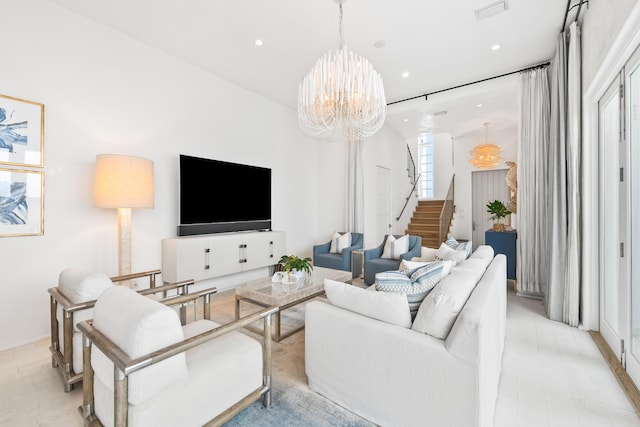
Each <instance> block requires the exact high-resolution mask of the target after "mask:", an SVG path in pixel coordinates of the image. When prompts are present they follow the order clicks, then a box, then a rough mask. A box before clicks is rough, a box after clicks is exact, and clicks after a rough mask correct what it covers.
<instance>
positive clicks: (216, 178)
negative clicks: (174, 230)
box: [178, 154, 271, 236]
mask: <svg viewBox="0 0 640 427" xmlns="http://www.w3.org/2000/svg"><path fill="white" fill-rule="evenodd" d="M179 188H180V212H179V214H180V225H178V236H189V235H194V234H210V233H224V232H233V231H247V230H271V169H269V168H264V167H258V166H250V165H244V164H240V163H231V162H223V161H220V160H213V159H204V158H200V157H193V156H187V155H184V154H181V155H180V185H179Z"/></svg>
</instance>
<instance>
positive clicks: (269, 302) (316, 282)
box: [235, 267, 351, 342]
mask: <svg viewBox="0 0 640 427" xmlns="http://www.w3.org/2000/svg"><path fill="white" fill-rule="evenodd" d="M324 279H331V280H337V281H342V282H347V281H349V280H351V272H349V271H342V270H333V269H329V268H323V267H314V269H313V272H312V273H311V282H312V283H311V284H306V285H302V286H301V287H300V288H299V289H297V290H295V291H292V292H289V293H285V294H282V295H273V294H272V293H267V292H266V291H267V290H271V291H272V290H273V286H274V284H273V283H272V282H271V278H270V277H268V278H265V279H259V280H254V281H251V282H247V283H245V284H242V285H238V287H237V288H236V295H235V300H236V307H235V319H236V320H237V319H239V318H240V302H241V301H244V302H247V303H250V304H253V305H257V306H259V307H272V306H277V307H278V308H279V310H278V311H277V312H276V313H275V316H274V317H275V319H274V322H273V326H274V332H273V335H272V337H273V340H274V341H276V342H280V341H281V340H283V339H285V338H287V337H290V336H291V335H293V334H295V333H296V332H299V331H301V330H302V329H304V325H302V326H299V327H297V328H294V329H292V330H290V331H286V332H284V333H283V332H282V329H281V327H282V322H281V313H282V312H283V311H284V310H286V309H288V308H291V307H293V306H295V305H298V304H302V303H303V302H306V301H309V300H311V299H313V298H316V297H319V296H322V295H324ZM276 286H277V285H276ZM281 286H282V285H281ZM313 288H316V289H317V290H316V291H312V292H311V293H309V290H310V289H313ZM261 291H262V292H261ZM240 293H247V295H241V294H240ZM296 294H299V295H302V296H301V297H300V298H298V297H296ZM278 299H280V300H285V301H288V302H283V303H280V304H279V303H278ZM245 328H246V329H248V330H250V331H251V332H255V333H258V334H262V333H263V332H262V330H259V329H257V328H254V327H252V326H249V325H247V326H245Z"/></svg>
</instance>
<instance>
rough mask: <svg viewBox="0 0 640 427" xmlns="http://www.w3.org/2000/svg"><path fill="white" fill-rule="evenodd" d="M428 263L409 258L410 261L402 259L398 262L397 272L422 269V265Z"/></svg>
mask: <svg viewBox="0 0 640 427" xmlns="http://www.w3.org/2000/svg"><path fill="white" fill-rule="evenodd" d="M427 264H428V262H426V261H422V260H421V259H420V258H415V257H414V258H411V261H407V260H406V259H403V260H402V261H400V267H399V268H398V270H401V271H409V270H415V269H416V268H418V267H422V266H423V265H427Z"/></svg>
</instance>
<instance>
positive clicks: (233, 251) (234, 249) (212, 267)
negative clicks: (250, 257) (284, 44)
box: [208, 234, 242, 278]
mask: <svg viewBox="0 0 640 427" xmlns="http://www.w3.org/2000/svg"><path fill="white" fill-rule="evenodd" d="M241 244H242V239H240V238H239V237H238V236H236V235H232V234H230V235H222V236H215V237H211V238H210V239H209V275H208V278H211V277H218V276H225V275H227V274H233V273H238V272H240V271H242V263H241V262H240V251H241V249H240V245H241Z"/></svg>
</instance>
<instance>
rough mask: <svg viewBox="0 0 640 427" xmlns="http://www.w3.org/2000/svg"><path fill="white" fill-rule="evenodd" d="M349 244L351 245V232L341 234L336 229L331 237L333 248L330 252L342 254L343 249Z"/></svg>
mask: <svg viewBox="0 0 640 427" xmlns="http://www.w3.org/2000/svg"><path fill="white" fill-rule="evenodd" d="M349 246H351V233H349V232H346V233H344V234H340V233H338V232H337V231H336V232H335V233H333V237H332V238H331V248H330V249H329V252H330V253H332V254H341V253H342V251H343V250H344V249H346V248H348V247H349Z"/></svg>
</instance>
